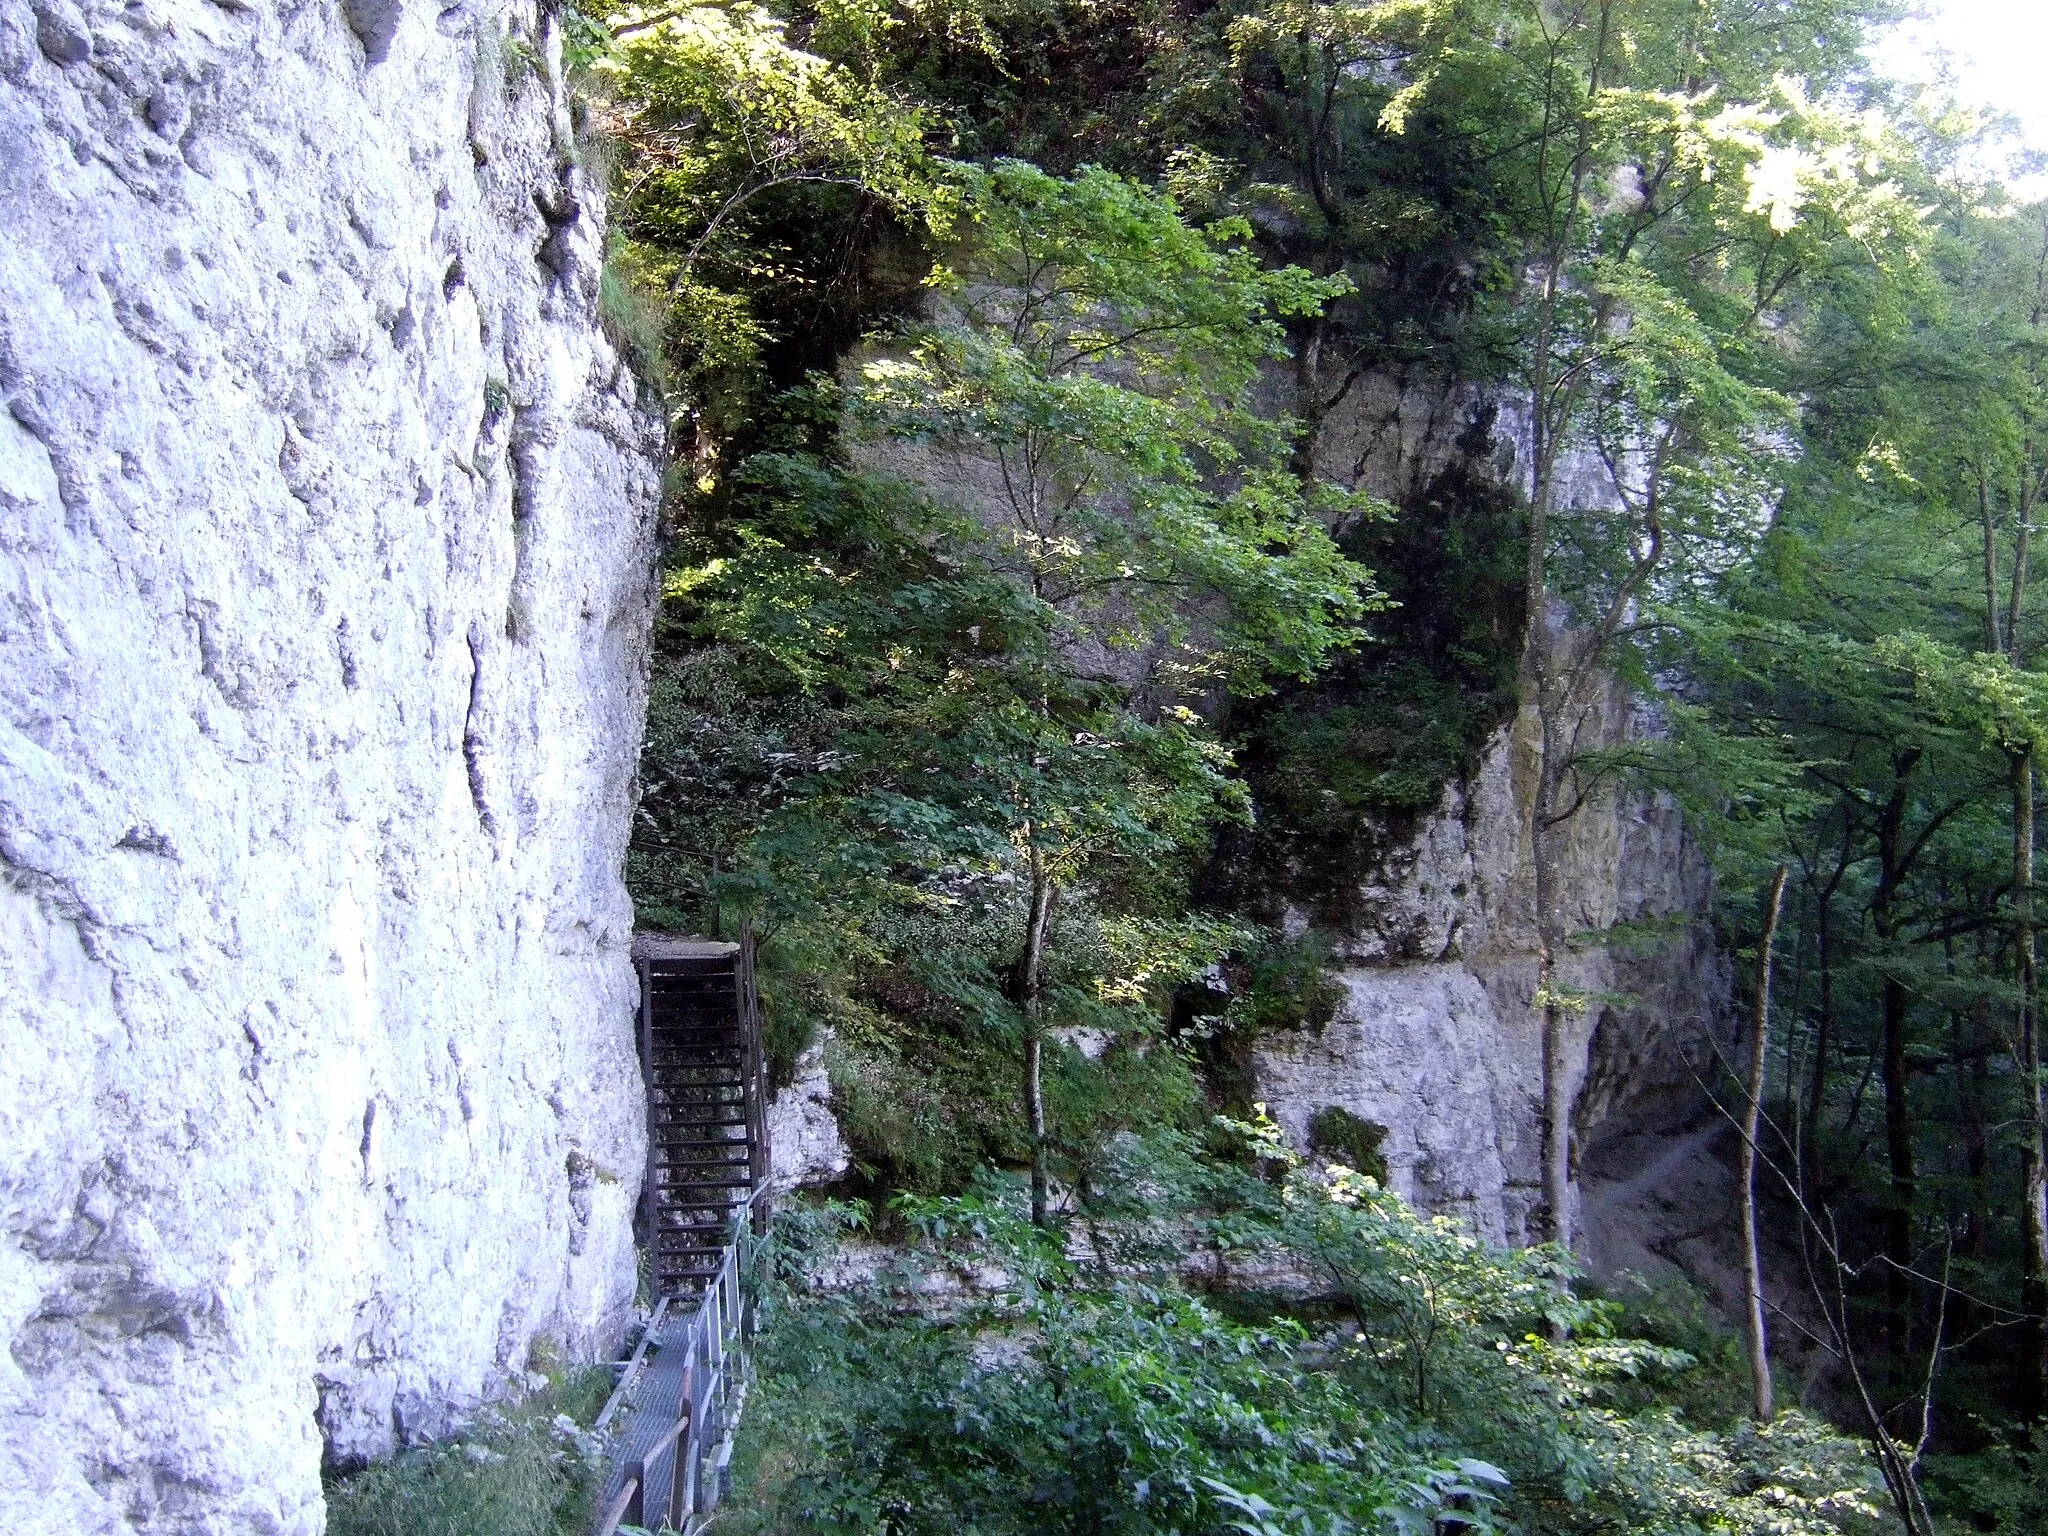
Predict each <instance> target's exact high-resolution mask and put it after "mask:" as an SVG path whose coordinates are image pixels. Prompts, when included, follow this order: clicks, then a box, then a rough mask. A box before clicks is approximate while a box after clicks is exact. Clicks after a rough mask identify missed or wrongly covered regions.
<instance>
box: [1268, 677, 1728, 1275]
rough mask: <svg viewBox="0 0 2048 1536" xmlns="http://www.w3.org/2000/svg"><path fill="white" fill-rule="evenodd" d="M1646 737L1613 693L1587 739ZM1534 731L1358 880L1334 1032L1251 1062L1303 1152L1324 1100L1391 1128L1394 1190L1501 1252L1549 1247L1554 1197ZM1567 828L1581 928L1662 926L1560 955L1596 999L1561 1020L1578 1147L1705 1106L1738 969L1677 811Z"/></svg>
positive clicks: (1500, 736) (1570, 899)
mask: <svg viewBox="0 0 2048 1536" xmlns="http://www.w3.org/2000/svg"><path fill="white" fill-rule="evenodd" d="M1653 728H1654V722H1653V721H1650V720H1648V719H1646V718H1644V717H1643V716H1642V715H1641V714H1640V713H1639V711H1638V710H1637V708H1636V707H1635V706H1634V705H1633V704H1632V703H1631V701H1630V699H1629V697H1628V694H1627V691H1626V690H1625V689H1624V688H1623V687H1622V686H1621V685H1620V684H1618V683H1612V684H1610V685H1609V686H1607V687H1606V688H1605V690H1604V691H1603V692H1602V694H1601V697H1600V700H1599V702H1598V705H1597V707H1596V708H1595V710H1594V712H1593V714H1592V716H1591V717H1590V718H1589V720H1588V722H1587V726H1586V729H1585V732H1584V733H1583V738H1582V739H1583V741H1585V742H1587V743H1591V744H1592V745H1593V747H1594V748H1595V749H1599V748H1607V747H1612V746H1616V745H1618V744H1620V743H1621V742H1622V741H1623V740H1625V739H1628V738H1629V737H1631V736H1635V735H1639V734H1641V733H1642V732H1644V731H1646V730H1649V729H1653ZM1536 733H1537V722H1536V719H1535V715H1534V711H1532V710H1524V711H1522V712H1521V714H1520V715H1519V716H1518V717H1517V718H1516V719H1515V720H1514V721H1512V722H1510V723H1509V724H1508V725H1506V726H1503V727H1502V728H1501V730H1500V731H1499V732H1498V733H1497V734H1496V735H1495V736H1494V738H1493V740H1492V742H1491V743H1489V745H1488V747H1487V749H1486V751H1485V753H1484V754H1483V756H1482V758H1481V761H1480V765H1479V769H1478V771H1477V773H1476V774H1475V775H1474V776H1473V778H1472V780H1471V781H1470V782H1469V783H1465V784H1453V785H1451V786H1450V787H1448V788H1447V789H1446V790H1445V791H1444V799H1443V803H1442V805H1441V807H1440V808H1439V809H1438V811H1437V812H1436V813H1435V814H1434V815H1432V816H1430V817H1426V818H1424V819H1423V821H1422V823H1421V825H1420V826H1419V827H1418V828H1417V830H1416V832H1415V833H1414V835H1413V837H1412V838H1410V839H1408V840H1407V841H1405V842H1403V843H1401V844H1400V845H1398V846H1396V847H1395V848H1393V849H1392V850H1391V851H1390V852H1388V853H1387V854H1386V855H1385V857H1384V858H1382V860H1381V861H1380V864H1379V866H1378V867H1377V868H1374V869H1370V870H1364V871H1361V872H1360V885H1361V896H1362V898H1363V899H1362V900H1361V902H1360V903H1358V907H1359V910H1361V911H1362V912H1363V913H1364V914H1365V916H1364V917H1363V918H1362V919H1361V921H1360V922H1359V923H1358V924H1357V925H1356V926H1355V927H1353V928H1351V929H1350V930H1349V931H1347V932H1344V933H1342V934H1339V935H1338V936H1337V951H1336V958H1337V961H1338V966H1337V969H1336V973H1335V974H1336V979H1337V980H1339V981H1340V982H1341V983H1342V985H1343V988H1344V997H1343V1000H1342V1001H1341V1002H1340V1004H1339V1006H1338V1009H1337V1013H1336V1016H1335V1018H1334V1019H1333V1020H1332V1021H1331V1023H1330V1024H1329V1026H1328V1027H1327V1028H1326V1029H1324V1030H1323V1031H1321V1032H1320V1033H1314V1034H1312V1033H1307V1032H1281V1033H1275V1034H1272V1035H1269V1036H1267V1037H1265V1038H1263V1039H1262V1040H1261V1041H1260V1042H1259V1044H1258V1046H1257V1047H1256V1048H1255V1051H1254V1060H1253V1068H1254V1076H1255V1080H1256V1083H1257V1089H1258V1093H1259V1095H1260V1097H1262V1098H1263V1099H1265V1100H1266V1102H1267V1106H1268V1110H1269V1112H1270V1113H1271V1114H1272V1115H1273V1117H1274V1119H1275V1120H1277V1121H1278V1122H1279V1123H1280V1124H1281V1126H1282V1127H1283V1128H1284V1129H1285V1130H1286V1131H1287V1132H1288V1133H1289V1135H1290V1137H1291V1138H1292V1139H1293V1140H1294V1141H1295V1142H1296V1144H1297V1145H1299V1146H1302V1147H1306V1146H1307V1144H1308V1139H1309V1132H1308V1127H1309V1122H1310V1121H1311V1120H1312V1119H1313V1118H1314V1116H1315V1115H1316V1113H1317V1112H1318V1111H1319V1110H1321V1109H1323V1108H1325V1107H1327V1106H1330V1105H1335V1106H1338V1107H1340V1108H1343V1109H1345V1110H1348V1111H1350V1112H1351V1113H1352V1114H1354V1115H1356V1116H1358V1117H1359V1118H1361V1119H1363V1120H1367V1121H1370V1122H1372V1123H1373V1124H1376V1125H1380V1126H1383V1127H1385V1128H1386V1131H1387V1136H1386V1140H1385V1142H1384V1143H1383V1146H1382V1153H1383V1155H1384V1156H1385V1158H1386V1161H1387V1173H1388V1178H1389V1180H1390V1182H1391V1183H1392V1185H1393V1187H1394V1188H1395V1189H1397V1190H1398V1191H1399V1192H1400V1193H1401V1194H1402V1195H1403V1196H1405V1197H1407V1198H1409V1199H1411V1200H1413V1201H1415V1202H1416V1203H1418V1204H1420V1205H1423V1206H1426V1207H1429V1208H1432V1209H1445V1210H1455V1211H1460V1212H1463V1213H1465V1214H1466V1215H1467V1216H1468V1217H1469V1218H1470V1219H1471V1221H1472V1223H1473V1226H1474V1228H1475V1230H1477V1231H1478V1232H1480V1233H1482V1234H1483V1235H1485V1236H1486V1237H1488V1238H1491V1239H1492V1240H1494V1241H1496V1242H1514V1243H1520V1242H1526V1241H1529V1240H1530V1239H1531V1238H1532V1237H1533V1236H1535V1235H1537V1234H1535V1233H1533V1231H1532V1227H1531V1217H1532V1213H1533V1212H1534V1210H1535V1208H1536V1206H1537V1204H1538V1203H1539V1200H1540V1184H1541V1178H1540V1164H1539V1159H1540V1156H1541V1151H1542V1133H1541V1119H1540V1115H1541V1106H1542V1084H1543V1058H1542V1035H1541V1021H1540V1019H1539V1018H1538V1016H1537V1014H1536V1011H1535V1010H1534V1009H1532V1008H1531V1007H1530V1006H1529V1004H1530V999H1531V997H1532V996H1533V994H1534V992H1535V985H1536V958H1535V955H1536V929H1535V917H1534V894H1533V882H1534V874H1533V866H1532V864H1531V862H1530V855H1529V820H1530V806H1531V804H1532V803H1533V784H1534V777H1535V768H1536V751H1537V741H1538V737H1537V734H1536ZM1561 835H1562V837H1563V847H1562V857H1561V859H1560V884H1561V887H1562V889H1563V890H1564V892H1565V893H1566V901H1567V904H1568V914H1567V923H1568V926H1569V928H1570V929H1571V930H1572V931H1573V932H1574V933H1575V934H1580V935H1589V934H1593V933H1596V932H1599V931H1603V930H1611V929H1613V928H1614V926H1615V925H1616V924H1634V925H1640V929H1639V932H1640V933H1642V934H1646V935H1647V938H1646V941H1643V942H1638V943H1634V944H1623V945H1610V944H1600V943H1594V942H1586V943H1584V944H1583V945H1580V946H1575V947H1573V948H1572V949H1570V950H1568V951H1567V953H1566V955H1565V956H1564V957H1562V959H1561V961H1560V964H1559V970H1558V974H1559V980H1560V982H1561V983H1562V984H1564V985H1565V986H1567V987H1571V988H1575V989H1577V990H1579V991H1581V992H1583V993H1585V994H1587V995H1588V996H1589V997H1590V998H1591V999H1592V1000H1593V1001H1592V1004H1591V1006H1590V1007H1589V1008H1588V1009H1587V1011H1586V1012H1585V1013H1583V1014H1579V1015H1575V1016H1574V1015H1567V1024H1568V1027H1569V1028H1570V1030H1571V1036H1570V1050H1569V1053H1568V1054H1569V1056H1570V1059H1571V1060H1573V1061H1574V1062H1575V1063H1576V1071H1575V1073H1574V1077H1573V1080H1572V1081H1571V1082H1570V1083H1569V1084H1568V1085H1567V1088H1568V1091H1569V1092H1570V1093H1571V1094H1572V1096H1573V1098H1574V1101H1575V1103H1576V1106H1577V1108H1576V1120H1577V1125H1578V1138H1579V1143H1580V1146H1581V1149H1582V1151H1583V1150H1584V1149H1590V1148H1593V1147H1596V1146H1597V1145H1598V1144H1600V1143H1601V1142H1603V1141H1605V1140H1609V1139H1612V1138H1614V1137H1617V1136H1621V1135H1626V1134H1630V1133H1632V1132H1635V1131H1638V1130H1640V1129H1641V1128H1642V1126H1643V1124H1644V1122H1645V1121H1646V1120H1655V1119H1659V1118H1662V1117H1664V1116H1665V1115H1666V1114H1667V1113H1668V1112H1669V1111H1671V1110H1672V1109H1673V1107H1674V1106H1676V1105H1680V1104H1690V1102H1691V1101H1693V1100H1695V1099H1696V1098H1697V1095H1698V1082H1697V1079H1696V1078H1695V1075H1694V1074H1695V1072H1696V1071H1698V1070H1704V1069H1705V1067H1706V1065H1707V1062H1708V1059H1709V1058H1710V1056H1711V1053H1712V1041H1713V1039H1714V1037H1715V1034H1716V1031H1717V1030H1718V1029H1719V1028H1720V1026H1721V1023H1722V1020H1721V1008H1722V1000H1723V999H1724V998H1725V996H1726V994H1727V972H1726V969H1725V961H1724V959H1723V958H1722V957H1721V956H1720V955H1719V953H1718V952H1717V951H1716V950H1715V948H1714V945H1713V942H1712V935H1711V933H1710V931H1709V929H1708V927H1707V923H1706V914H1707V904H1708V899H1709V896H1710V893H1711V887H1710V878H1709V872H1708V870H1707V866H1706V861H1705V859H1704V858H1703V857H1702V856H1701V854H1700V852H1699V850H1698V849H1697V848H1696V847H1695V846H1694V845H1693V844H1692V843H1690V842H1689V841H1688V839H1687V837H1686V833H1685V828H1684V825H1683V820H1682V818H1681V816H1680V814H1679V811H1678V808H1677V806H1676V805H1674V804H1672V803H1671V802H1669V801H1668V800H1665V799H1663V798H1661V797H1657V796H1652V795H1646V794H1640V793H1608V794H1604V795H1596V796H1595V797H1594V798H1593V799H1592V800H1591V801H1590V802H1589V803H1588V804H1587V805H1586V807H1585V808H1584V809H1583V810H1581V811H1580V812H1579V813H1578V814H1577V815H1576V816H1574V817H1573V818H1572V819H1570V820H1569V821H1567V822H1565V823H1564V824H1563V825H1562V828H1561ZM1295 922H1296V924H1297V925H1298V926H1299V925H1302V924H1305V922H1306V919H1305V918H1301V917H1297V918H1296V919H1295ZM1673 1118H1674V1120H1675V1121H1677V1122H1683V1121H1684V1120H1685V1119H1687V1118H1688V1117H1687V1115H1685V1114H1682V1113H1681V1114H1678V1115H1676V1116H1674V1117H1673Z"/></svg>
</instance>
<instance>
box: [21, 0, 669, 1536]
mask: <svg viewBox="0 0 2048 1536" xmlns="http://www.w3.org/2000/svg"><path fill="white" fill-rule="evenodd" d="M550 30H551V29H550V25H549V24H548V23H547V22H545V21H544V20H543V19H542V17H541V16H540V14H539V12H538V11H537V10H536V9H535V8H533V7H532V6H530V5H527V4H524V3H523V0H513V3H512V4H510V6H509V7H508V6H506V5H505V4H503V3H502V0H462V3H457V4H454V5H441V6H414V5H403V6H401V5H399V4H397V3H395V0H394V3H393V4H391V5H388V6H379V5H351V6H350V7H349V8H348V9H347V10H346V12H344V10H343V8H342V7H341V6H339V5H334V4H321V5H310V4H297V3H291V0H283V3H270V0H257V3H247V0H234V3H227V0H222V3H219V4H214V3H209V0H137V3H133V4H127V5H121V4H115V3H112V0H92V3H86V4H84V5H80V4H76V3H74V0H35V3H33V4H29V3H24V0H0V229H4V231H5V238H4V240H0V398H4V403H5V408H4V409H0V873H4V877H5V878H4V883H0V1227H4V1229H5V1234H4V1242H0V1334H4V1335H5V1337H6V1339H7V1342H8V1349H7V1351H6V1352H5V1354H4V1355H0V1529H4V1530H6V1531H8V1532H9V1533H11V1536H27V1533H42V1532H49V1533H58V1532H62V1533H64V1536H79V1533H85V1532H104V1531H123V1530H134V1531H150V1532H173V1531H175V1532H179V1533H191V1536H201V1533H221V1536H226V1533H230V1532H232V1533H237V1536H241V1533H300V1532H304V1533H312V1532H317V1531H319V1530H320V1529H321V1527H322V1523H323V1512H322V1504H321V1497H320V1485H319V1468H320V1462H321V1456H322V1450H323V1444H322V1440H323V1431H324V1434H325V1436H326V1438H327V1440H328V1441H329V1442H330V1445H331V1449H332V1450H333V1451H334V1452H335V1453H336V1454H338V1455H341V1456H343V1457H353V1456H361V1455H367V1454H373V1453H376V1452H379V1451H382V1450H385V1449H387V1448H389V1446H390V1445H391V1444H392V1442H393V1440H394V1437H396V1436H400V1435H405V1436H413V1435H421V1434H430V1433H432V1432H434V1431H435V1430H436V1429H437V1428H438V1427H440V1426H441V1425H443V1424H444V1423H446V1422H448V1421H449V1420H450V1419H451V1418H454V1417H458V1416H460V1415H461V1414H463V1413H464V1412H465V1411H467V1410H468V1409H469V1408H471V1407H472V1406H473V1405H475V1404H476V1403H478V1402H480V1401H482V1400H485V1399H488V1398H491V1397H493V1396H494V1395H499V1394H501V1393H503V1392H505V1391H507V1390H511V1389H513V1388H514V1387H515V1386H516V1384H517V1383H518V1382H519V1381H520V1380H521V1379H522V1373H523V1372H524V1371H525V1370H526V1369H527V1367H528V1365H529V1363H530V1360H531V1357H532V1354H533V1350H534V1347H535V1345H536V1343H537V1342H538V1341H541V1340H546V1341H548V1342H549V1343H550V1344H552V1345H553V1346H555V1347H556V1348H558V1349H561V1350H563V1351H566V1352H568V1353H569V1354H572V1355H575V1354H588V1353H589V1352H591V1351H593V1350H595V1349H597V1348H599V1347H601V1346H602V1345H604V1344H605V1343H607V1342H608V1340H609V1338H610V1336H611V1335H612V1334H613V1333H614V1331H615V1330H617V1329H618V1328H619V1327H620V1325H621V1324H622V1322H623V1320H624V1317H625V1314H626V1312H627V1310H628V1308H629V1307H630V1305H631V1301H632V1295H633V1265H632V1252H631V1241H630V1230H629V1218H630V1212H631V1207H632V1202H633V1198H634V1195H635V1187H634V1186H635V1185H636V1183H637V1180H638V1170H639V1169H640V1167H641V1164H642V1158H643V1144H644V1142H643V1138H644V1129H643V1126H642V1123H641V1108H640V1103H641V1100H640V1094H639V1091H638V1084H637V1073H636V1068H635V1061H634V1054H633V1045H632V1011H633V1003H634V995H635V994H634V982H633V973H632V969H631V966H630V965H629V963H628V961H627V959H626V946H627V943H628V940H629V936H630V926H631V915H630V910H629V906H628V903H627V900H626V895H625V891H624V888H623V885H622V883H621V881H620V878H619V866H620V860H621V856H622V853H623V847H624V841H625V836H626V830H627V815H628V810H629V801H630V793H631V781H632V773H633V767H634V757H635V750H636V747H637V741H638V733H639V726H640V716H641V711H642V703H643V696H644V670H645V650H646V634H647V624H648V617H649V608H650V599H651V593H650V574H649V573H650V564H651V561H650V555H651V537H652V507H653V502H654V498H655V495H656V491H657V483H656V470H655V466H654V463H653V460H652V457H651V455H652V450H653V449H654V448H655V447H656V446H657V443H656V440H655V439H656V437H657V436H658V423H655V422H651V421H650V420H649V419H648V418H647V417H646V415H645V414H644V413H643V412H642V411H641V410H640V408H639V407H638V406H637V405H636V403H635V395H634V388H633V384H632V381H631V379H630V378H629V377H628V376H627V375H626V373H625V372H624V370H623V369H622V368H621V367H620V365H619V362H618V360H617V358H616V357H615V355H614V354H613V352H612V350H611V348H610V347H609V346H608V345H607V344H606V343H605V342H604V340H603V338H602V336H601V334H600V332H599V329H598V326H597V316H596V309H595V306H596V292H597V277H598V262H599V259H600V252H601V233H602V232H601V230H600V229H599V227H598V223H597V219H598V215H599V213H600V211H601V210H600V209H599V208H598V206H597V201H596V195H595V191H594V189H593V188H592V187H590V186H589V185H587V184H586V183H585V181H584V179H583V176H582V173H581V172H580V171H578V170H577V169H576V168H575V166H574V164H573V157H572V146H571V145H570V142H569V135H568V122H567V117H566V107H565V103H564V101H563V99H562V97H561V94H560V91H559V89H558V88H555V87H554V86H553V85H552V84H551V81H552V80H555V79H559V74H560V71H559V62H558V48H557V45H556V44H555V42H554V40H553V38H552V37H551V35H550ZM365 36H368V37H369V38H370V39H371V40H372V41H373V42H374V43H375V45H376V46H375V47H374V48H373V49H372V52H373V53H376V54H379V55H381V57H379V58H378V59H377V60H376V61H375V62H372V61H371V60H370V58H369V57H367V56H366V52H365V42H364V39H365Z"/></svg>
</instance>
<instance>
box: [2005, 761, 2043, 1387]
mask: <svg viewBox="0 0 2048 1536" xmlns="http://www.w3.org/2000/svg"><path fill="white" fill-rule="evenodd" d="M2012 886H2013V910H2014V919H2015V920H2014V925H2013V926H2014V934H2013V939H2014V948H2015V949H2016V951H2017V959H2018V971H2019V977H2018V981H2019V994H2020V1016H2019V1057H2020V1079H2021V1088H2022V1092H2023V1094H2024V1098H2023V1100H2022V1102H2023V1103H2024V1105H2025V1106H2026V1112H2027V1117H2028V1120H2029V1122H2030V1123H2029V1124H2028V1126H2027V1127H2026V1135H2025V1139H2024V1141H2022V1143H2021V1146H2020V1158H2021V1164H2022V1167H2023V1169H2024V1171H2025V1192H2024V1195H2023V1197H2022V1198H2023V1199H2024V1201H2025V1205H2024V1208H2023V1210H2022V1212H2021V1226H2022V1229H2023V1232H2024V1236H2025V1255H2024V1258H2023V1261H2022V1270H2021V1309H2022V1311H2023V1312H2024V1314H2025V1323H2024V1325H2023V1327H2022V1328H2021V1333H2020V1354H2021V1375H2022V1382H2021V1389H2020V1390H2021V1397H2022V1407H2023V1410H2024V1412H2025V1415H2026V1417H2027V1419H2028V1421H2029V1422H2032V1421H2033V1420H2035V1419H2037V1418H2039V1417H2040V1414H2041V1409H2042V1397H2043V1393H2044V1388H2048V1382H2044V1380H2043V1375H2044V1370H2048V1360H2044V1356H2048V1318H2044V1316H2043V1313H2044V1312H2048V1289H2044V1285H2043V1281H2044V1278H2048V1147H2044V1145H2043V1124H2044V1115H2043V1104H2042V1097H2043V1096H2042V1091H2041V1028H2040V1008H2039V1005H2038V1001H2037V993H2038V990H2039V976H2038V974H2037V971H2036V958H2035V954H2034V757H2033V752H2032V751H2031V749H2023V750H2021V751H2018V752H2015V753H2014V754H2013V758H2012Z"/></svg>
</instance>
